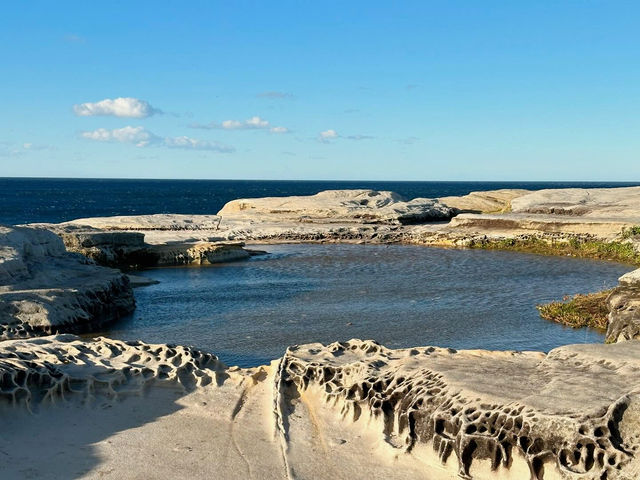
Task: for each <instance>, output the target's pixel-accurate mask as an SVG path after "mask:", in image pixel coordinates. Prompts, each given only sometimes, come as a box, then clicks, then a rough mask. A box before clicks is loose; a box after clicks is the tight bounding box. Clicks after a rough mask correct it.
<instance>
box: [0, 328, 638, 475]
mask: <svg viewBox="0 0 640 480" xmlns="http://www.w3.org/2000/svg"><path fill="white" fill-rule="evenodd" d="M639 368H640V349H639V348H638V346H637V344H635V343H634V342H624V343H620V344H616V345H568V346H565V347H560V348H557V349H554V350H552V351H551V352H549V354H547V355H545V354H544V353H541V352H509V351H507V352H491V351H484V350H461V351H456V350H453V349H445V348H438V347H415V348H406V349H398V350H391V349H388V348H385V347H384V346H382V345H380V344H378V343H376V342H373V341H370V340H365V341H363V340H356V339H353V340H349V341H346V342H336V343H332V344H329V345H322V344H319V343H315V344H308V345H301V346H293V347H290V348H289V349H288V350H287V351H286V353H285V354H284V355H283V357H281V358H280V359H278V360H275V361H274V362H272V363H271V364H270V365H266V366H261V367H255V368H249V369H240V368H237V367H231V368H228V367H226V366H225V365H224V364H223V363H222V362H220V360H218V358H217V357H215V356H214V355H212V354H210V353H205V352H200V351H198V350H195V349H192V348H187V347H180V346H175V345H148V344H145V343H142V342H122V341H117V340H110V339H106V338H98V339H94V340H92V341H84V340H81V339H79V338H77V337H74V336H72V335H60V336H53V337H46V338H40V339H32V340H15V341H6V342H1V343H0V378H2V379H3V381H2V382H1V384H0V418H1V419H2V421H3V425H5V427H6V428H5V430H4V435H3V438H2V439H0V449H1V450H2V452H3V455H4V457H5V461H6V465H7V469H11V468H13V467H11V465H14V464H15V463H16V462H15V460H16V459H17V458H25V461H27V462H28V464H29V466H30V468H31V469H32V472H33V473H34V475H35V476H38V477H40V476H42V475H44V474H46V473H47V472H50V471H51V469H52V468H55V469H56V470H55V475H54V477H56V476H57V478H69V477H71V476H74V475H73V472H77V471H78V463H79V461H80V459H82V461H84V462H85V463H84V464H83V465H84V469H83V472H85V473H84V475H85V476H86V477H88V478H92V477H94V476H103V474H104V475H106V476H107V478H109V477H110V478H123V477H136V478H137V477H139V476H140V477H144V476H145V475H144V468H148V464H146V463H143V462H140V461H139V459H140V458H146V457H150V456H154V467H155V468H156V470H155V473H156V477H157V478H161V479H164V478H167V479H169V478H177V477H181V476H184V474H185V472H187V471H188V473H189V476H190V478H198V479H199V478H203V479H204V478H211V475H212V473H211V472H214V473H215V476H216V478H228V479H244V478H254V477H259V478H271V479H276V480H280V479H282V480H285V479H286V480H290V479H292V478H317V479H321V480H325V479H326V480H329V479H335V478H394V479H395V478H397V479H416V478H423V479H428V480H454V479H456V478H466V479H469V480H490V479H495V478H501V479H511V480H524V479H532V480H533V479H535V480H550V479H563V480H578V479H581V480H600V479H608V480H636V479H637V478H638V472H640V459H639V458H638V455H640V435H639V434H638V428H639V426H640V396H639V395H638V393H637V392H638V389H639V387H640V379H639V378H638V375H637V371H638V369H639ZM605 386H606V388H605ZM594 389H597V391H596V392H594ZM143 393H144V395H142V394H143ZM61 399H64V400H65V401H64V402H60V400H61ZM61 404H62V406H61ZM23 411H24V412H25V414H23V413H22V412H23ZM26 412H33V413H26ZM14 419H16V420H14ZM77 419H80V421H78V420H77ZM115 419H117V424H116V425H113V426H112V423H113V422H114V420H115ZM60 423H62V424H63V425H65V427H64V428H62V429H57V430H56V429H55V428H56V427H55V426H56V425H58V424H60ZM18 426H19V428H18ZM52 429H54V430H53V431H54V433H53V435H55V438H56V441H55V448H45V447H43V448H41V449H38V450H35V449H33V450H29V449H27V450H26V452H27V453H25V448H24V445H25V442H27V439H28V438H31V437H32V436H33V435H36V434H37V433H38V432H40V434H41V435H46V434H47V433H46V432H48V431H51V430H52ZM43 445H47V442H44V443H43ZM78 447H80V448H78ZM61 449H62V450H65V449H68V454H67V456H66V457H65V459H66V461H65V462H53V463H54V464H55V465H54V466H53V467H52V462H51V459H52V458H55V457H56V455H58V456H59V451H60V450H61ZM128 449H129V450H128ZM29 452H31V453H29ZM88 453H90V455H89V456H88ZM25 455H27V456H28V457H25ZM87 458H90V459H91V462H87V461H86V459H87ZM185 468H186V469H187V470H185ZM7 471H9V472H14V470H5V471H4V472H7ZM105 472H107V473H105ZM9 476H11V473H9Z"/></svg>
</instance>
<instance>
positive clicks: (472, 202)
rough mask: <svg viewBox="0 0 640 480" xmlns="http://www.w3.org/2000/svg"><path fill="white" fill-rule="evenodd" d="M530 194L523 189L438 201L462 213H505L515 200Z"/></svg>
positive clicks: (474, 194)
mask: <svg viewBox="0 0 640 480" xmlns="http://www.w3.org/2000/svg"><path fill="white" fill-rule="evenodd" d="M528 193H530V192H529V190H522V189H502V190H489V191H485V192H471V193H469V194H468V195H463V196H460V197H441V198H438V200H439V201H440V202H441V203H444V204H445V205H446V206H448V207H451V208H454V209H456V210H457V211H458V212H461V213H503V212H508V211H510V210H511V202H512V201H513V199H515V198H518V197H521V196H523V195H526V194H528Z"/></svg>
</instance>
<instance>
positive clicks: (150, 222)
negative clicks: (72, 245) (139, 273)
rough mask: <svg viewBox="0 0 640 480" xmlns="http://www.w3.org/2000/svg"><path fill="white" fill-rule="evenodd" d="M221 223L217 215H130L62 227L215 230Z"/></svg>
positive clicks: (76, 221)
mask: <svg viewBox="0 0 640 480" xmlns="http://www.w3.org/2000/svg"><path fill="white" fill-rule="evenodd" d="M219 223H220V217H218V216H217V215H180V214H165V213H159V214H154V215H128V216H114V217H95V218H80V219H77V220H72V221H70V222H66V223H63V224H61V225H75V226H89V227H92V228H96V229H99V230H119V231H127V230H142V231H144V230H169V231H179V230H215V229H216V228H217V227H218V225H219Z"/></svg>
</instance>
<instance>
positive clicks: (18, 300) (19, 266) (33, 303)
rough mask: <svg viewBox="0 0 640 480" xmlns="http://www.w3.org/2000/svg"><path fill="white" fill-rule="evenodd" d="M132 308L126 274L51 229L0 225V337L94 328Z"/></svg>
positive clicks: (131, 295) (131, 296) (130, 291)
mask: <svg viewBox="0 0 640 480" xmlns="http://www.w3.org/2000/svg"><path fill="white" fill-rule="evenodd" d="M134 308H135V302H134V299H133V292H132V290H131V287H130V285H129V281H128V279H127V277H126V276H125V275H123V274H122V273H121V272H119V271H117V270H112V269H109V268H103V267H99V266H96V265H92V264H90V262H88V261H87V260H86V259H85V258H84V257H82V256H80V255H78V254H73V253H69V252H67V251H66V249H65V247H64V244H63V243H62V240H61V239H60V238H59V237H58V236H56V235H55V234H53V233H52V232H50V231H47V230H44V229H37V228H26V227H2V226H0V339H6V338H15V337H27V336H35V335H43V334H50V333H53V332H76V331H86V330H91V329H95V328H98V327H99V326H100V325H102V324H104V323H108V322H111V321H114V320H117V319H119V318H120V317H122V316H124V315H126V314H128V313H130V312H131V311H132V310H133V309H134Z"/></svg>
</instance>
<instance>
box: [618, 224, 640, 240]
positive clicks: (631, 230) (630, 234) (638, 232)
mask: <svg viewBox="0 0 640 480" xmlns="http://www.w3.org/2000/svg"><path fill="white" fill-rule="evenodd" d="M620 236H621V237H622V238H623V239H628V238H634V237H638V236H640V225H634V226H633V227H627V228H623V229H622V233H621V234H620Z"/></svg>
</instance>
